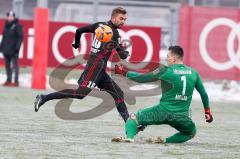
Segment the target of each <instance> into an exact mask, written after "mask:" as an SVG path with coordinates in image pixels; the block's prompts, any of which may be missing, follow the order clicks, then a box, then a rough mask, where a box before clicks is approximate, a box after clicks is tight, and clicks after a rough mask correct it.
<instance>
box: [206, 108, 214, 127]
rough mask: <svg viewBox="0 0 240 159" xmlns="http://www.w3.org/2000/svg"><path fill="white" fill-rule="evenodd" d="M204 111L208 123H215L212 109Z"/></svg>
mask: <svg viewBox="0 0 240 159" xmlns="http://www.w3.org/2000/svg"><path fill="white" fill-rule="evenodd" d="M204 111H205V119H206V122H208V123H211V122H212V121H213V117H212V113H211V111H210V108H205V109H204Z"/></svg>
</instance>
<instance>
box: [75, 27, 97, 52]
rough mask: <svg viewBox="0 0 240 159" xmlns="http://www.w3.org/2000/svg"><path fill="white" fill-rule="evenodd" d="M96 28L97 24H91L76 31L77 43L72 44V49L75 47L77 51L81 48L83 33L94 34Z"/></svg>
mask: <svg viewBox="0 0 240 159" xmlns="http://www.w3.org/2000/svg"><path fill="white" fill-rule="evenodd" d="M95 27H96V23H95V24H91V25H87V26H84V27H81V28H78V29H77V30H76V33H75V40H74V41H75V42H74V43H73V44H72V47H74V48H75V49H77V48H79V47H80V38H81V36H82V34H83V33H93V32H94V30H95Z"/></svg>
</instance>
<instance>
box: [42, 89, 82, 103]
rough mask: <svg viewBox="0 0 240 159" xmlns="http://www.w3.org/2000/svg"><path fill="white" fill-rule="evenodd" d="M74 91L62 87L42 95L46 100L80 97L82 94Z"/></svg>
mask: <svg viewBox="0 0 240 159" xmlns="http://www.w3.org/2000/svg"><path fill="white" fill-rule="evenodd" d="M75 92H76V91H75V90H73V89H64V90H61V91H58V92H54V93H50V94H47V95H44V99H45V100H46V101H49V100H53V99H64V98H78V99H82V98H83V96H82V95H79V94H76V93H75Z"/></svg>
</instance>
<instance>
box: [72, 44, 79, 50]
mask: <svg viewBox="0 0 240 159" xmlns="http://www.w3.org/2000/svg"><path fill="white" fill-rule="evenodd" d="M72 47H73V48H75V49H77V48H79V47H80V44H76V43H74V44H72Z"/></svg>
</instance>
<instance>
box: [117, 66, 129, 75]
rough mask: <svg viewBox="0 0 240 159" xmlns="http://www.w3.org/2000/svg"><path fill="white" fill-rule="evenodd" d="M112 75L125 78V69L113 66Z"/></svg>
mask: <svg viewBox="0 0 240 159" xmlns="http://www.w3.org/2000/svg"><path fill="white" fill-rule="evenodd" d="M114 73H115V74H119V75H123V76H126V74H127V69H126V68H124V67H123V66H118V65H115V68H114Z"/></svg>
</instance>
